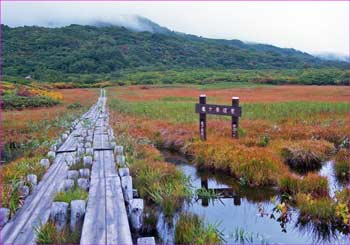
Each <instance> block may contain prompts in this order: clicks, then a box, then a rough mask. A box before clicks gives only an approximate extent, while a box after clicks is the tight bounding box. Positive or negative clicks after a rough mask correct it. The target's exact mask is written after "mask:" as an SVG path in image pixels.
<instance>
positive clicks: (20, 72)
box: [1, 25, 347, 83]
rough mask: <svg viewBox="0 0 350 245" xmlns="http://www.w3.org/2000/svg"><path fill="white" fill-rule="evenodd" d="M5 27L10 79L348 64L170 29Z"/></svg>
mask: <svg viewBox="0 0 350 245" xmlns="http://www.w3.org/2000/svg"><path fill="white" fill-rule="evenodd" d="M1 27H2V37H3V38H2V40H3V64H2V65H3V67H2V71H3V75H4V77H5V78H8V79H7V80H13V78H24V77H27V76H30V77H31V78H32V79H35V80H39V81H46V82H58V81H60V82H62V81H66V82H67V81H70V82H73V81H80V82H96V81H98V80H106V79H108V80H119V79H120V78H121V77H123V76H124V74H125V71H126V74H129V73H130V70H132V71H133V70H135V69H137V70H138V71H152V70H163V71H165V70H168V69H173V70H179V69H180V70H183V69H200V70H203V69H216V70H230V69H244V70H256V69H259V70H266V69H276V70H281V69H308V68H329V67H332V68H338V69H340V70H342V69H344V68H346V66H347V63H343V62H334V61H324V60H321V59H318V58H316V57H314V56H311V55H309V54H307V53H303V52H300V51H297V50H294V49H282V48H278V47H274V46H271V45H263V44H246V43H243V42H241V41H239V40H219V39H208V38H202V37H197V36H193V35H186V34H182V33H175V32H171V31H169V32H165V33H151V32H136V31H132V30H129V29H126V28H124V27H118V26H82V25H70V26H66V27H60V28H45V27H35V26H31V27H28V26H25V27H16V28H10V27H8V26H5V25H2V26H1ZM326 73H327V72H326ZM328 73H329V72H328ZM328 73H327V74H328ZM333 73H334V72H333ZM323 74H324V72H323ZM11 78H12V79H11ZM265 78H266V77H265ZM267 78H269V77H267ZM230 79H231V80H232V78H230ZM338 80H339V79H338ZM278 83H279V82H278Z"/></svg>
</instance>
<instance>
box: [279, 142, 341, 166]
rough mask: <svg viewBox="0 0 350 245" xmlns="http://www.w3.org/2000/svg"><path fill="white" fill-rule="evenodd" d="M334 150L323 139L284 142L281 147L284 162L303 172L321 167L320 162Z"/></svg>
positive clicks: (331, 145)
mask: <svg viewBox="0 0 350 245" xmlns="http://www.w3.org/2000/svg"><path fill="white" fill-rule="evenodd" d="M333 151H334V146H333V144H332V143H329V142H327V141H324V140H301V141H293V142H289V143H286V144H285V145H284V146H283V147H282V149H281V155H282V157H283V158H284V160H285V162H286V163H287V164H288V165H289V166H290V167H291V168H292V169H294V170H296V171H298V172H300V173H305V172H308V171H310V170H317V169H319V168H321V166H322V162H323V161H325V160H326V159H327V157H329V156H330V155H331V153H332V152H333Z"/></svg>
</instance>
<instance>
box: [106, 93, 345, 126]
mask: <svg viewBox="0 0 350 245" xmlns="http://www.w3.org/2000/svg"><path fill="white" fill-rule="evenodd" d="M195 103H196V101H195V100H192V99H188V98H186V97H185V98H182V97H175V98H174V97H170V98H169V97H165V98H163V99H160V100H150V101H142V102H131V101H124V100H120V99H112V101H111V103H110V105H111V108H112V109H113V110H116V111H118V112H122V113H127V114H129V115H133V116H141V117H145V118H150V119H161V120H166V121H170V122H175V123H190V122H196V121H197V120H198V115H197V114H196V113H194V105H195ZM208 103H209V102H208ZM242 110H243V114H242V119H250V120H257V119H264V120H269V121H274V122H281V121H283V120H287V119H291V118H303V119H304V120H307V119H308V118H313V117H315V114H324V113H335V114H345V113H348V112H350V103H347V102H334V103H330V102H298V101H293V102H277V103H249V104H242ZM227 119H230V117H227Z"/></svg>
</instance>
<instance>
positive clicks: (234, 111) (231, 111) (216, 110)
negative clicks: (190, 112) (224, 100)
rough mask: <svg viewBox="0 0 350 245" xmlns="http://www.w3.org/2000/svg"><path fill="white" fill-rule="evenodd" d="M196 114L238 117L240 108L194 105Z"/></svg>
mask: <svg viewBox="0 0 350 245" xmlns="http://www.w3.org/2000/svg"><path fill="white" fill-rule="evenodd" d="M196 113H206V114H215V115H226V116H236V117H240V116H241V114H242V109H241V107H240V106H237V107H233V106H225V105H210V104H205V105H203V104H199V103H197V104H196Z"/></svg>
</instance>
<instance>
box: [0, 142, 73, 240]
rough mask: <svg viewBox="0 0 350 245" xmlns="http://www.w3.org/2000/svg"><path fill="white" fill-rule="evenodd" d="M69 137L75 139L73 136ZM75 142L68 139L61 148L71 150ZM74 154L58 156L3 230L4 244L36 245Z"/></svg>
mask: <svg viewBox="0 0 350 245" xmlns="http://www.w3.org/2000/svg"><path fill="white" fill-rule="evenodd" d="M69 137H73V136H72V135H71V136H69ZM74 142H75V141H74V140H71V139H69V140H68V139H67V141H66V142H65V143H64V144H63V145H62V146H61V148H70V147H71V146H72V145H73V144H74ZM72 154H73V153H61V154H58V155H57V156H56V158H55V160H54V163H53V164H52V166H51V167H50V168H49V169H48V171H47V172H46V174H45V175H44V176H43V178H42V180H41V181H40V182H39V184H38V185H37V186H36V187H35V189H34V191H33V193H32V194H31V195H30V196H29V197H27V198H26V200H25V203H24V205H23V207H21V208H20V210H19V211H18V212H17V213H16V215H15V216H14V217H13V218H12V219H11V220H10V221H9V222H8V223H7V224H6V225H5V226H4V227H3V229H2V230H1V243H2V244H34V243H35V227H38V225H40V224H41V223H46V222H47V220H48V219H49V216H50V208H51V204H52V201H53V198H54V195H55V193H56V192H57V190H59V188H60V185H61V184H62V182H63V180H64V179H65V178H66V174H67V170H68V167H67V164H66V163H65V158H66V157H67V156H68V155H71V156H73V155H72Z"/></svg>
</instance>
